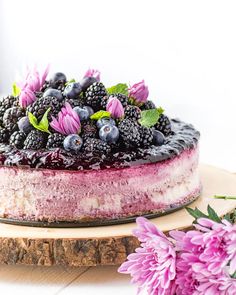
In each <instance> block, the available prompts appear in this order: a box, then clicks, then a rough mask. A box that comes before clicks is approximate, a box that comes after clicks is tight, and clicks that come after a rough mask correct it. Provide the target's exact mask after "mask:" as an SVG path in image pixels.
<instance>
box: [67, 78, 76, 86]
mask: <svg viewBox="0 0 236 295" xmlns="http://www.w3.org/2000/svg"><path fill="white" fill-rule="evenodd" d="M74 82H76V81H75V79H70V80H69V81H67V82H66V83H65V86H67V85H69V84H70V83H74Z"/></svg>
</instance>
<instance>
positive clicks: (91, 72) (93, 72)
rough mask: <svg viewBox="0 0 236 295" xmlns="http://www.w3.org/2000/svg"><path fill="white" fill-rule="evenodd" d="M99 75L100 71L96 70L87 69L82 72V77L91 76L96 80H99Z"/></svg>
mask: <svg viewBox="0 0 236 295" xmlns="http://www.w3.org/2000/svg"><path fill="white" fill-rule="evenodd" d="M100 75H101V73H100V72H99V71H98V70H94V69H88V70H87V72H86V73H85V74H84V78H85V77H93V78H95V79H96V80H97V81H98V82H100Z"/></svg>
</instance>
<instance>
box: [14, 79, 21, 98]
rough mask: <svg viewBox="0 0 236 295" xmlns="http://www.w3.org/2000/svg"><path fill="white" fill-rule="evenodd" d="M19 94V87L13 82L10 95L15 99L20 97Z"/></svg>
mask: <svg viewBox="0 0 236 295" xmlns="http://www.w3.org/2000/svg"><path fill="white" fill-rule="evenodd" d="M20 92H21V89H20V87H18V86H17V85H16V82H14V83H13V85H12V95H13V96H14V97H17V96H18V95H20Z"/></svg>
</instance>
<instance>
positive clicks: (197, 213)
mask: <svg viewBox="0 0 236 295" xmlns="http://www.w3.org/2000/svg"><path fill="white" fill-rule="evenodd" d="M186 210H187V211H188V213H189V214H190V215H191V216H193V217H194V218H195V219H198V218H201V217H204V218H208V216H207V215H206V214H204V213H203V212H201V211H200V210H199V209H198V208H195V209H192V208H189V207H186Z"/></svg>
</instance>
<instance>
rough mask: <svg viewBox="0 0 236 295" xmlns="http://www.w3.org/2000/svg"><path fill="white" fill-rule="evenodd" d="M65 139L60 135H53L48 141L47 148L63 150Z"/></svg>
mask: <svg viewBox="0 0 236 295" xmlns="http://www.w3.org/2000/svg"><path fill="white" fill-rule="evenodd" d="M64 139H65V136H64V135H63V134H60V133H52V134H50V135H49V136H48V141H47V145H46V148H47V149H51V148H62V147H63V140H64Z"/></svg>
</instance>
